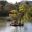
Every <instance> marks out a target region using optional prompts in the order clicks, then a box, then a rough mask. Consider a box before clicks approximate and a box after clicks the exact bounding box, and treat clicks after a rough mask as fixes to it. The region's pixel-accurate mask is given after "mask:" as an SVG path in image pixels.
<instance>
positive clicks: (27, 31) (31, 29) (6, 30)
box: [0, 20, 32, 32]
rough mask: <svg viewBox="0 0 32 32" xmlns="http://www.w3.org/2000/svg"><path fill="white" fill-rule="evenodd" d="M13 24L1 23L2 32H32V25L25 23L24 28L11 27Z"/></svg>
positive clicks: (2, 21)
mask: <svg viewBox="0 0 32 32" xmlns="http://www.w3.org/2000/svg"><path fill="white" fill-rule="evenodd" d="M10 24H11V22H7V21H6V20H1V21H0V32H32V23H25V24H24V26H23V27H20V26H17V27H15V26H10Z"/></svg>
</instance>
